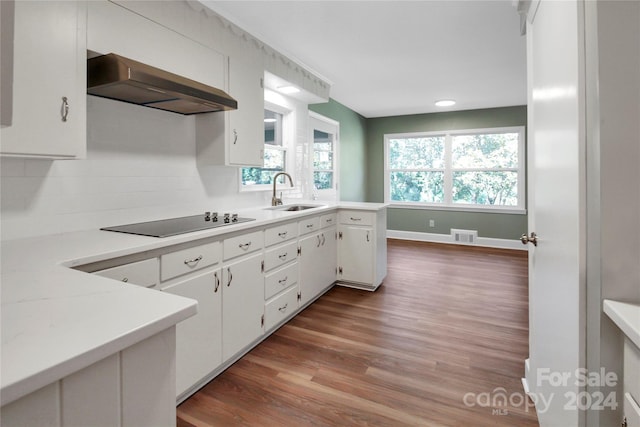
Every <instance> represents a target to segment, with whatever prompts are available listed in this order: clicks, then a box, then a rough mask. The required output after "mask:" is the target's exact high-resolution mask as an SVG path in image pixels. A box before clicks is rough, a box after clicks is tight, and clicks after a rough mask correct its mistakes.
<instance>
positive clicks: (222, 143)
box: [196, 58, 264, 167]
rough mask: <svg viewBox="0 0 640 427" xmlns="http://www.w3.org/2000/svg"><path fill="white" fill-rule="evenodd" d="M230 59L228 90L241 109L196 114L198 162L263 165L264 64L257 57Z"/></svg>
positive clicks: (206, 163) (228, 164) (228, 64)
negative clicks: (242, 59)
mask: <svg viewBox="0 0 640 427" xmlns="http://www.w3.org/2000/svg"><path fill="white" fill-rule="evenodd" d="M227 60H228V63H227V66H228V72H227V75H228V82H227V83H228V84H227V86H228V87H227V90H228V92H229V95H231V96H232V97H233V98H235V99H236V100H237V101H238V109H237V110H234V111H227V112H225V113H210V114H200V115H198V116H196V147H197V159H198V163H200V164H205V165H224V166H237V167H240V166H255V167H262V166H263V157H264V89H263V78H264V68H263V65H262V62H261V61H260V60H259V59H258V58H255V59H254V58H251V59H249V60H245V61H240V60H237V59H235V58H227Z"/></svg>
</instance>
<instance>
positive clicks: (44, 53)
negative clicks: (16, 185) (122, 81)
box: [0, 1, 87, 159]
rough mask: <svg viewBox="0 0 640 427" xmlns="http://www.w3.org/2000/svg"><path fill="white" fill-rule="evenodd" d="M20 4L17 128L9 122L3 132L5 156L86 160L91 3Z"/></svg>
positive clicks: (16, 62)
mask: <svg viewBox="0 0 640 427" xmlns="http://www.w3.org/2000/svg"><path fill="white" fill-rule="evenodd" d="M14 5H15V13H14V17H13V25H14V33H13V56H12V58H9V60H8V61H7V62H8V63H12V65H13V83H12V89H13V103H12V106H11V108H12V111H11V114H10V116H11V123H3V126H4V125H6V127H3V128H2V130H1V131H0V132H1V133H0V135H1V140H2V142H1V146H0V147H1V148H0V154H2V155H5V156H19V157H41V158H68V159H72V158H83V157H85V156H86V122H87V120H86V97H87V95H86V91H87V88H86V68H87V64H86V61H87V54H86V34H87V28H86V23H87V5H86V2H70V1H46V2H41V1H38V2H31V1H16V2H15V4H14ZM5 18H7V19H11V17H4V16H3V18H2V19H3V25H5ZM3 36H4V34H3ZM3 44H4V41H3ZM3 62H4V61H3ZM3 65H4V64H3ZM5 107H6V106H5ZM4 115H5V114H3V116H4Z"/></svg>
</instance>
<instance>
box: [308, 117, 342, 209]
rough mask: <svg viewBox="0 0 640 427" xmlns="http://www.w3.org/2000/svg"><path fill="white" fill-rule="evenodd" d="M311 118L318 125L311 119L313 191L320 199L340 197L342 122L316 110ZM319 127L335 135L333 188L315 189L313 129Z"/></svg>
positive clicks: (311, 176)
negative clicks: (314, 121) (314, 122)
mask: <svg viewBox="0 0 640 427" xmlns="http://www.w3.org/2000/svg"><path fill="white" fill-rule="evenodd" d="M309 119H315V120H317V121H318V122H316V124H317V126H313V125H312V121H311V120H309V149H310V153H309V159H310V160H309V182H310V183H311V187H312V189H311V191H312V193H313V192H314V191H315V192H316V193H317V195H318V198H319V199H330V198H335V199H336V200H338V199H339V194H340V193H339V191H338V189H339V188H340V122H339V121H336V120H333V119H330V118H329V117H326V116H323V115H322V114H318V113H316V112H314V111H309ZM314 129H318V130H321V131H323V132H327V133H330V134H333V135H334V138H335V140H334V144H333V188H326V189H323V190H315V188H314V186H315V184H314V182H315V181H314V179H313V172H314V171H315V169H314V168H313V151H314V149H313V130H314Z"/></svg>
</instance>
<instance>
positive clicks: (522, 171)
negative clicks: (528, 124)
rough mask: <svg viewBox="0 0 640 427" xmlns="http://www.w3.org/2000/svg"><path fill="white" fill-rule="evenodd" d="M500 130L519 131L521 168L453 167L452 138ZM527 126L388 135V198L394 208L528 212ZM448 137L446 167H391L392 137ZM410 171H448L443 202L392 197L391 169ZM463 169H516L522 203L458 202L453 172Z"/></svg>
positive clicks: (519, 163) (386, 136)
mask: <svg viewBox="0 0 640 427" xmlns="http://www.w3.org/2000/svg"><path fill="white" fill-rule="evenodd" d="M498 133H517V134H518V167H517V168H453V165H452V162H453V160H452V140H453V137H454V136H458V135H486V134H498ZM525 136H526V134H525V126H507V127H494V128H476V129H460V130H443V131H429V132H405V133H389V134H385V135H384V201H385V203H388V204H389V205H390V207H393V208H409V209H432V210H447V211H465V212H494V213H511V214H526V200H527V196H526V180H527V176H526V146H525ZM429 137H444V138H445V147H444V167H443V168H415V169H391V168H390V167H389V141H390V140H391V139H403V138H429ZM395 171H408V172H423V171H436V172H438V171H442V172H444V200H443V202H442V203H431V202H403V201H397V200H391V185H390V184H391V172H395ZM459 171H480V172H482V171H515V172H517V174H518V204H517V206H504V205H479V204H464V203H454V202H453V200H452V198H453V174H454V172H459Z"/></svg>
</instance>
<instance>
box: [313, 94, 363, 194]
mask: <svg viewBox="0 0 640 427" xmlns="http://www.w3.org/2000/svg"><path fill="white" fill-rule="evenodd" d="M309 110H311V111H314V112H316V113H318V114H322V115H323V116H325V117H329V118H330V119H333V120H336V121H338V122H340V186H339V190H340V200H348V201H352V202H364V201H367V200H366V197H367V195H366V187H367V183H366V182H367V181H366V180H367V170H368V165H367V146H366V144H367V140H366V127H367V119H365V118H364V117H362V116H361V115H360V114H358V113H356V112H355V111H353V110H351V109H350V108H348V107H345V106H344V105H342V104H340V103H339V102H337V101H334V100H333V99H330V100H329V102H327V103H325V104H313V105H309Z"/></svg>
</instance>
